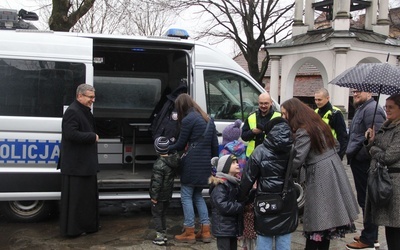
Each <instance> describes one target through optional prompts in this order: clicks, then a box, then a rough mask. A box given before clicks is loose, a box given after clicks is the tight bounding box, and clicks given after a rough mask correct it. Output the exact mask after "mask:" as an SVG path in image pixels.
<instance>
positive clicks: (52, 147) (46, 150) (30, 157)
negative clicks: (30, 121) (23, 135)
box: [0, 139, 60, 164]
mask: <svg viewBox="0 0 400 250" xmlns="http://www.w3.org/2000/svg"><path fill="white" fill-rule="evenodd" d="M59 155H60V141H59V140H24V139H20V140H18V139H16V140H14V139H0V163H28V164H38V163H41V164H52V163H57V162H58V158H59Z"/></svg>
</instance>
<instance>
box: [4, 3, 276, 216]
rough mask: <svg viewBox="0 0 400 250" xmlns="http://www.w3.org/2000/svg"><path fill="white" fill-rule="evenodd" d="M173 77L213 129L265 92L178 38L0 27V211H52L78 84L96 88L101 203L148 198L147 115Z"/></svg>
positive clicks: (231, 65)
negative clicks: (67, 117) (65, 124)
mask: <svg viewBox="0 0 400 250" xmlns="http://www.w3.org/2000/svg"><path fill="white" fill-rule="evenodd" d="M0 11H1V10H0ZM10 25H11V24H10V23H9V24H8V27H10ZM4 27H5V26H4ZM11 27H12V26H11ZM177 32H180V33H182V31H181V30H177ZM172 35H173V36H175V34H174V33H173V31H172ZM181 35H182V34H181ZM183 35H184V36H187V35H186V34H185V33H183ZM181 79H185V80H186V82H187V87H188V92H189V94H190V95H191V96H192V97H193V98H194V99H195V100H196V102H197V103H198V104H199V105H201V107H202V108H203V109H204V110H206V111H207V113H208V114H209V115H210V116H211V117H213V118H214V119H215V122H216V126H217V130H218V131H219V132H222V130H223V128H224V127H225V126H226V125H227V124H230V123H231V122H233V121H234V120H236V119H242V120H244V119H245V118H246V117H247V115H248V113H249V112H251V111H253V110H255V109H256V108H257V105H258V96H259V94H260V93H261V92H263V91H264V89H263V88H262V87H261V86H260V85H259V84H258V83H257V82H256V81H255V80H254V79H253V78H252V77H251V76H250V75H249V74H248V73H247V72H246V71H245V70H243V69H242V68H241V67H240V66H239V65H238V64H236V63H235V62H234V61H233V60H232V59H231V58H229V57H228V56H227V55H225V54H224V53H221V52H219V51H217V50H215V49H214V48H212V47H210V46H208V45H206V44H202V43H199V42H196V41H190V40H187V39H181V38H179V37H133V36H115V35H95V34H76V33H75V34H74V33H62V32H41V31H34V30H27V29H25V30H15V29H12V28H5V29H2V30H0V213H2V214H4V215H5V216H6V217H8V218H10V219H13V220H17V221H26V222H29V221H38V220H41V219H43V218H45V217H47V216H48V215H49V214H50V213H51V212H52V211H53V210H54V209H55V208H57V201H58V200H59V199H60V172H59V170H56V165H57V162H58V158H59V154H60V140H61V120H62V115H63V112H64V111H65V109H66V108H67V107H68V105H69V104H70V103H71V102H72V101H73V100H74V98H75V91H76V87H77V86H78V85H79V84H81V83H87V84H90V85H93V86H94V87H95V89H96V100H95V103H94V106H93V114H94V117H95V119H96V126H97V133H98V134H99V136H100V141H99V143H98V153H99V154H98V157H99V163H100V172H99V174H98V187H99V192H100V194H99V196H100V199H101V200H116V199H118V200H132V201H136V200H137V201H139V200H144V199H148V198H149V195H148V188H149V179H150V176H151V163H152V162H154V160H155V157H156V156H155V152H154V149H153V143H152V139H151V133H150V132H149V125H150V122H151V118H152V114H153V111H154V110H155V108H156V106H157V104H158V103H159V101H160V100H161V99H162V98H163V97H164V96H165V95H166V93H168V91H169V90H173V89H175V88H176V87H177V86H178V85H179V83H180V82H181ZM275 105H276V104H275ZM176 187H177V190H176V192H175V193H174V197H179V192H178V190H179V182H178V180H177V181H176Z"/></svg>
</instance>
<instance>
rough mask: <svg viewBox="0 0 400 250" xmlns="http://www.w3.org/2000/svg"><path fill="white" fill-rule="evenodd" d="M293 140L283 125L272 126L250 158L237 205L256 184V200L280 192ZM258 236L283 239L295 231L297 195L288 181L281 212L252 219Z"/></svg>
mask: <svg viewBox="0 0 400 250" xmlns="http://www.w3.org/2000/svg"><path fill="white" fill-rule="evenodd" d="M292 144H293V137H292V133H291V130H290V127H289V125H288V124H286V123H279V124H277V125H275V126H274V127H273V128H272V130H271V131H270V133H269V134H268V136H267V137H266V138H265V140H264V142H263V144H262V145H259V146H257V148H256V149H255V150H254V151H253V153H252V154H251V156H250V158H249V161H248V163H247V164H248V165H247V166H246V168H245V169H244V172H243V175H242V180H241V183H240V190H241V191H240V194H239V201H243V200H246V197H247V195H248V193H249V191H250V190H251V188H252V186H253V184H254V182H255V181H257V189H256V196H259V195H263V194H280V193H281V192H282V189H283V185H284V180H285V174H286V171H287V164H288V159H289V155H290V150H291V148H292ZM254 224H255V230H256V232H257V234H259V235H264V236H273V235H282V234H287V233H291V232H293V231H294V230H296V228H297V225H298V208H297V195H296V192H295V189H294V182H293V180H291V179H290V181H289V184H288V193H287V195H286V199H285V200H284V206H283V210H282V211H281V212H279V213H277V214H271V215H258V214H255V218H254Z"/></svg>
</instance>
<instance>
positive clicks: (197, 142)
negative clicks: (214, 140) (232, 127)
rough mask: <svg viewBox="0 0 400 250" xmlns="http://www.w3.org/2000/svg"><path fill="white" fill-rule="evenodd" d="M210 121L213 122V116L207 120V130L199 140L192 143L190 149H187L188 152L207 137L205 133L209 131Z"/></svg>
mask: <svg viewBox="0 0 400 250" xmlns="http://www.w3.org/2000/svg"><path fill="white" fill-rule="evenodd" d="M210 123H211V118H210V120H208V122H207V127H206V130H204V133H203V134H202V135H201V136H200V138H199V139H198V140H197V141H195V142H194V143H192V145H190V147H189V149H188V150H187V151H186V154H188V153H189V151H190V150H191V149H192V148H194V147H196V145H197V144H199V142H200V141H201V140H202V139H203V138H204V137H205V135H206V133H207V131H208V128H209V127H210Z"/></svg>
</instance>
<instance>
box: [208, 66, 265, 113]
mask: <svg viewBox="0 0 400 250" xmlns="http://www.w3.org/2000/svg"><path fill="white" fill-rule="evenodd" d="M204 79H205V85H206V96H207V112H208V114H209V115H211V117H213V118H214V119H216V120H235V119H242V120H244V119H245V118H247V116H248V114H249V113H250V112H252V111H254V110H256V109H257V108H258V96H259V94H260V93H261V92H260V91H259V90H257V89H256V88H255V87H254V86H253V85H252V84H251V83H249V82H248V81H247V80H246V79H244V78H242V77H241V76H238V75H235V74H232V73H227V72H220V71H213V70H205V71H204Z"/></svg>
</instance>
